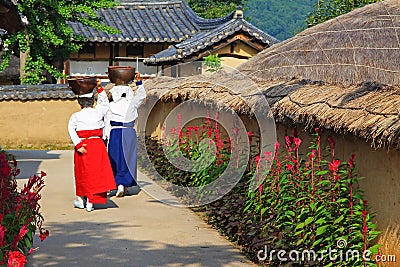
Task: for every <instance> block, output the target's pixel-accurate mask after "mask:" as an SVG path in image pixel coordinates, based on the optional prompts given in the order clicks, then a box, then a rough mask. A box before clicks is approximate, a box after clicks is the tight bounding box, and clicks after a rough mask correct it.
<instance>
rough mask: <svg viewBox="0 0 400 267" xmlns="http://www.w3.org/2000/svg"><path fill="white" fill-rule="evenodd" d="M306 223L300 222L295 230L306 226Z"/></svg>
mask: <svg viewBox="0 0 400 267" xmlns="http://www.w3.org/2000/svg"><path fill="white" fill-rule="evenodd" d="M304 225H305V223H299V224H298V225H297V226H296V228H295V229H294V230H295V231H296V230H298V229H302V228H303V227H304Z"/></svg>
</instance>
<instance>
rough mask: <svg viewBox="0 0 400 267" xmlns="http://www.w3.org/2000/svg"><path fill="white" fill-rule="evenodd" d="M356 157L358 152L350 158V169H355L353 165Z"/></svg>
mask: <svg viewBox="0 0 400 267" xmlns="http://www.w3.org/2000/svg"><path fill="white" fill-rule="evenodd" d="M355 157H356V153H353V154H352V155H351V158H350V160H349V166H350V169H353V167H354V158H355Z"/></svg>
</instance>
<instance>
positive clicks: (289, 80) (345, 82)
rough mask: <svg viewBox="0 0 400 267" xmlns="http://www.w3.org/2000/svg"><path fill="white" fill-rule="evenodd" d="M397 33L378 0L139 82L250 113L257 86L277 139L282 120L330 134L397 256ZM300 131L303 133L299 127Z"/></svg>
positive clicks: (399, 7)
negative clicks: (221, 62) (240, 59)
mask: <svg viewBox="0 0 400 267" xmlns="http://www.w3.org/2000/svg"><path fill="white" fill-rule="evenodd" d="M399 40H400V0H386V1H383V2H379V3H375V4H371V5H368V6H365V7H363V8H359V9H356V10H354V11H352V12H350V13H348V14H345V15H342V16H340V17H337V18H335V19H332V20H330V21H327V22H325V23H322V24H320V25H317V26H315V27H313V28H310V29H307V30H305V31H303V32H301V33H300V34H298V35H296V36H294V37H293V38H291V39H288V40H286V41H283V42H281V43H279V44H276V45H274V46H272V47H270V48H267V49H265V50H264V51H262V52H261V53H259V54H258V55H257V56H255V57H253V58H252V59H250V60H249V61H248V62H246V63H244V64H242V65H240V66H239V67H238V71H237V72H232V73H223V72H222V73H217V74H214V75H210V76H200V77H198V76H197V77H188V78H185V79H178V80H175V81H173V80H170V78H157V79H153V80H149V81H148V82H147V83H146V88H148V89H150V90H149V95H151V96H154V97H161V101H162V102H164V103H168V104H164V105H165V107H170V106H171V104H170V103H171V102H176V103H180V102H182V101H184V100H188V99H194V100H196V101H198V102H201V103H209V102H213V103H217V104H218V106H221V107H225V108H229V109H232V110H234V111H236V112H238V113H241V114H249V115H250V117H251V114H252V109H261V110H263V109H265V110H268V109H267V108H266V104H265V103H264V106H262V105H260V104H262V103H263V101H261V102H260V101H258V100H259V99H262V97H260V96H261V95H264V96H265V97H266V99H267V102H268V103H269V106H270V108H271V109H270V110H271V111H272V112H271V113H272V114H273V116H274V118H275V121H276V129H277V136H278V138H283V136H284V135H286V134H288V133H289V134H290V133H291V129H292V127H295V128H297V129H298V130H302V129H306V130H307V129H311V128H313V127H320V128H324V129H325V130H324V131H323V133H324V135H325V138H326V137H327V135H331V136H333V138H334V139H335V140H336V142H337V144H336V152H337V153H336V155H337V156H338V157H340V158H341V160H348V157H349V156H350V155H351V154H352V153H354V152H355V153H356V154H357V158H356V161H357V166H358V171H359V174H360V175H361V176H364V177H366V179H364V180H363V181H362V184H361V186H362V189H363V190H364V191H365V194H366V198H367V199H368V200H369V203H370V204H371V207H372V209H373V211H374V212H376V219H375V220H376V223H377V225H378V227H379V228H380V229H381V230H383V231H384V233H385V234H384V235H383V236H384V237H387V236H392V237H391V238H390V239H389V240H384V241H382V243H383V244H385V246H386V247H383V248H386V249H385V251H386V252H388V250H389V252H392V253H394V254H396V253H397V255H400V252H399V250H398V247H399V244H400V238H399V236H400V224H399V221H400V209H399V206H400V194H399V192H400V182H399V173H400V166H399V164H398V163H399V161H400V151H399V149H400V119H399V114H400V108H399V103H400V41H399ZM252 82H253V83H252ZM265 102H266V101H265ZM172 108H174V106H172ZM165 109H166V108H165ZM165 109H163V107H161V108H159V109H158V111H163V112H166V111H165ZM266 115H269V114H266ZM160 117H161V116H160V115H158V116H157V118H160ZM148 121H149V120H148ZM246 126H247V125H246ZM146 130H147V128H146ZM301 134H302V135H303V136H302V138H306V139H307V138H308V140H309V139H310V136H309V135H308V133H307V131H305V130H302V133H301ZM306 141H307V140H306ZM306 143H307V142H306ZM371 146H372V148H371ZM378 147H382V148H385V149H376V148H378ZM389 243H392V245H393V246H392V248H393V249H392V250H390V249H388V247H389V245H388V244H389Z"/></svg>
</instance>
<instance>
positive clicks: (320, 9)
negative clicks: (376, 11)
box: [306, 0, 382, 27]
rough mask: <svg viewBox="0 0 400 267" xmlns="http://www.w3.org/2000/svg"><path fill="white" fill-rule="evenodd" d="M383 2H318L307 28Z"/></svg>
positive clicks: (360, 0) (330, 0) (327, 0)
mask: <svg viewBox="0 0 400 267" xmlns="http://www.w3.org/2000/svg"><path fill="white" fill-rule="evenodd" d="M381 1H382V0H318V2H317V3H316V4H314V8H315V9H314V10H313V11H311V13H310V14H308V16H307V19H306V23H307V27H312V26H315V25H317V24H319V23H321V22H324V21H327V20H330V19H332V18H335V17H337V16H340V15H343V14H346V13H349V12H350V11H352V10H353V9H356V8H359V7H363V6H365V5H368V4H372V3H376V2H381Z"/></svg>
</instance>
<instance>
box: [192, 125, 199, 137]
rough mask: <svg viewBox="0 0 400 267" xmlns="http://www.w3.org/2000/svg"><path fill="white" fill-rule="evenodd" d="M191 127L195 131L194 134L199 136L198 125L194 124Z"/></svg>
mask: <svg viewBox="0 0 400 267" xmlns="http://www.w3.org/2000/svg"><path fill="white" fill-rule="evenodd" d="M193 129H194V131H195V132H196V136H197V137H199V126H194V127H193Z"/></svg>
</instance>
